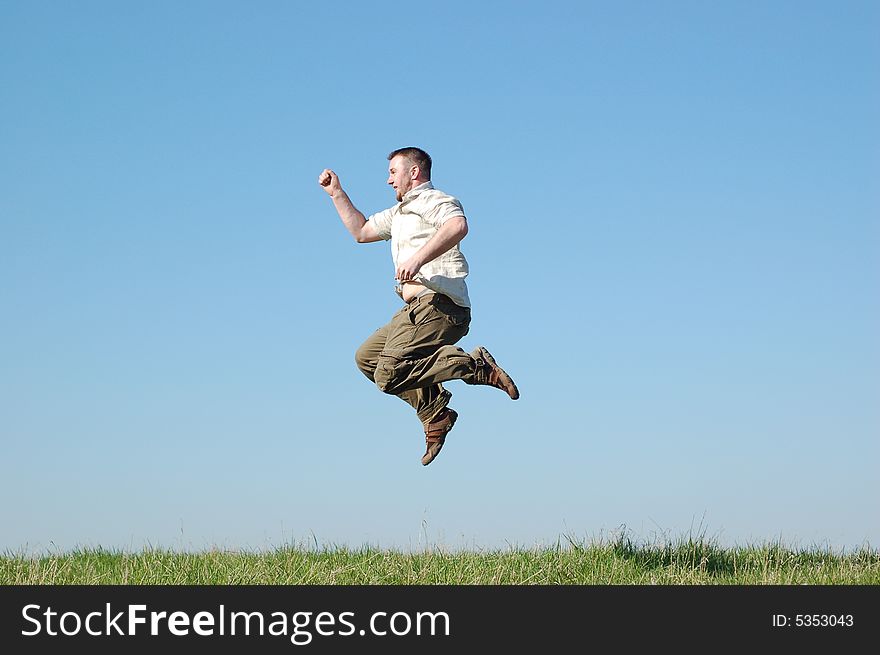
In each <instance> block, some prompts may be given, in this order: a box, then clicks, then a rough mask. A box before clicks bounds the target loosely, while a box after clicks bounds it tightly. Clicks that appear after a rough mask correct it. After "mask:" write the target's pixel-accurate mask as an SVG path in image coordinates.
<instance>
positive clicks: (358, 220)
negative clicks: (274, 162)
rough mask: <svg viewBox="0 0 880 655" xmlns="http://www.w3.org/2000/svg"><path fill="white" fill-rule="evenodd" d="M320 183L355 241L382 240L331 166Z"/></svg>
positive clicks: (320, 179) (324, 171)
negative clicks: (353, 202)
mask: <svg viewBox="0 0 880 655" xmlns="http://www.w3.org/2000/svg"><path fill="white" fill-rule="evenodd" d="M318 184H320V185H321V187H322V188H323V189H324V191H326V192H327V194H328V195H329V196H330V197H331V198H332V199H333V206H334V207H336V213H338V214H339V218H341V219H342V223H343V224H344V225H345V227H346V229H347V230H348V231H349V232H350V233H351V236H353V237H354V239H355V241H357V242H358V243H370V242H372V241H382V237H380V236H379V235H378V234H376V230H375V227H374V226H373V225H372V224H371V222H370V221H368V220H367V219H366V218H365V217H364V215H363V214H362V213H361V212H360V211H358V209H357V208H356V207H355V206H354V205H353V204H352V202H351V198H349V197H348V194H347V193H346V192H345V191H344V190H343V189H342V185H341V184H340V183H339V178H338V177H337V176H336V173H334V172H333V171H331V170H330V169H329V168H325V169H324V170H323V171H322V172H321V174H320V175H319V176H318ZM435 256H436V255H435Z"/></svg>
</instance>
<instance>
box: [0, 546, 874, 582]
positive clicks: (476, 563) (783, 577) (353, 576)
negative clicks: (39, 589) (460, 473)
mask: <svg viewBox="0 0 880 655" xmlns="http://www.w3.org/2000/svg"><path fill="white" fill-rule="evenodd" d="M566 539H567V541H566V543H562V542H558V543H557V544H556V545H555V546H550V547H536V548H531V549H523V548H510V549H508V550H491V551H482V552H474V551H460V552H446V551H443V550H442V549H429V548H428V549H425V550H424V551H421V552H410V553H406V552H402V551H396V550H386V549H380V548H373V547H369V546H364V547H361V548H357V549H350V548H347V547H334V548H323V549H318V548H305V547H302V546H285V547H281V548H278V549H277V550H274V551H270V552H236V551H224V550H210V551H205V552H197V553H188V552H175V551H171V550H165V549H149V548H148V549H144V550H143V551H141V552H123V551H114V550H106V549H102V548H90V549H78V550H74V551H72V552H70V553H64V554H54V555H39V556H28V555H23V554H9V553H7V554H5V555H3V556H0V584H2V585H70V584H79V585H244V584H256V585H650V584H660V585H711V584H717V585H789V584H798V585H801V584H807V585H854V584H859V585H865V584H868V585H875V584H880V551H878V550H877V549H872V548H869V547H867V546H865V547H863V548H861V549H859V550H857V551H854V552H850V553H834V552H832V551H831V550H830V549H828V548H818V547H817V548H812V549H800V550H797V549H791V548H788V547H786V546H784V545H782V544H779V543H767V544H761V545H752V546H745V547H733V548H722V547H720V546H718V545H717V544H715V543H714V542H712V541H708V540H706V539H704V538H698V539H693V538H687V539H680V540H678V541H676V542H665V543H661V544H638V543H636V542H634V541H632V540H631V539H629V538H626V537H620V538H618V539H616V540H615V541H612V542H609V543H602V542H600V543H585V542H577V541H574V540H572V539H569V538H566Z"/></svg>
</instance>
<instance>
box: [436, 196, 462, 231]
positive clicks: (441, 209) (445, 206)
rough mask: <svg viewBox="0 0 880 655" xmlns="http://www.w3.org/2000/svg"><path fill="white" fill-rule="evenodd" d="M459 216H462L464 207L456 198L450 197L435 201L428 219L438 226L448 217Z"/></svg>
mask: <svg viewBox="0 0 880 655" xmlns="http://www.w3.org/2000/svg"><path fill="white" fill-rule="evenodd" d="M456 216H461V217H463V218H464V208H463V207H462V206H461V202H459V200H458V199H457V198H450V199H448V200H443V201H442V202H439V203H437V206H436V207H435V208H434V210H433V211H432V212H431V215H430V216H429V217H427V218H428V220H429V221H430V222H431V223H433V224H434V225H435V226H437V227H440V226H441V225H443V224H444V223H445V222H446V221H448V220H449V219H450V218H455V217H456Z"/></svg>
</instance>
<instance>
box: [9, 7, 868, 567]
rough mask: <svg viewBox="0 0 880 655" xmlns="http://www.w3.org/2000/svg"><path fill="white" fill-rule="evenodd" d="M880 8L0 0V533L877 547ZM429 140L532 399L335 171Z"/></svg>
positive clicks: (35, 540)
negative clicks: (437, 360)
mask: <svg viewBox="0 0 880 655" xmlns="http://www.w3.org/2000/svg"><path fill="white" fill-rule="evenodd" d="M878 32H880V5H878V4H877V3H875V2H801V1H798V2H794V1H791V2H779V1H771V2H713V3H705V2H697V1H694V2H610V1H609V2H552V1H551V2H531V3H507V2H495V3H492V2H485V3H483V2H445V3H440V4H437V3H434V4H430V5H423V6H420V5H418V4H417V3H411V4H405V3H401V4H398V5H394V4H388V3H369V2H366V3H362V2H334V3H329V2H324V3H321V2H267V1H261V2H247V3H246V2H214V1H211V2H207V1H205V2H194V1H188V2H164V1H163V2H149V3H134V2H88V1H84V2H76V3H69V2H25V1H23V0H22V1H9V0H6V1H3V2H0V89H2V91H0V93H2V102H0V443H2V453H3V454H2V459H0V462H2V464H0V472H2V475H0V496H2V498H3V503H2V505H0V551H2V550H4V549H5V550H12V551H16V552H17V551H21V550H25V551H35V552H42V551H46V550H50V551H51V550H58V549H61V550H67V549H72V548H76V547H96V546H103V547H107V548H126V549H134V550H139V549H141V548H142V547H144V546H147V545H151V546H161V547H168V548H180V549H189V550H198V549H204V548H212V547H217V548H242V549H262V548H274V547H277V546H282V545H284V544H286V543H291V542H293V543H300V542H309V543H313V544H314V543H316V542H317V543H318V544H320V545H322V546H324V545H327V546H333V545H347V546H350V547H359V546H361V545H378V546H384V547H396V548H401V549H408V548H411V547H412V548H421V547H424V546H425V544H431V545H437V546H442V547H447V548H450V549H456V548H463V547H464V548H506V547H507V546H508V545H516V546H524V547H531V546H534V545H542V544H548V543H555V542H556V541H557V540H558V539H560V538H564V537H563V535H569V536H572V537H574V538H576V539H586V540H595V539H601V538H603V537H607V536H610V535H612V534H616V533H617V532H618V531H619V530H621V529H623V528H622V527H621V526H626V527H625V530H627V531H629V533H630V534H631V535H632V536H634V537H635V538H637V539H642V540H645V541H652V540H655V539H663V538H667V537H668V538H670V539H675V538H677V537H679V536H681V535H687V534H689V533H693V534H704V535H705V536H706V537H708V538H713V539H717V540H719V541H720V542H721V543H722V544H725V545H733V544H739V545H748V544H753V543H763V542H766V541H774V540H782V541H784V542H785V543H788V544H791V545H796V546H803V547H809V546H813V545H818V546H831V547H833V548H836V549H845V548H855V547H859V546H863V545H869V546H871V547H877V546H880V473H878V465H877V464H878V461H880V440H878V437H880V402H878V400H880V393H878V392H880V340H878V335H880V229H878V228H880V183H878V182H880V121H878V120H877V117H878V116H880V40H878V38H877V34H878ZM404 145H418V146H421V147H423V148H425V149H426V150H428V151H429V152H430V153H431V154H432V155H433V157H434V182H435V184H436V186H438V187H439V188H441V189H443V190H445V191H447V192H449V193H452V194H453V195H455V196H457V197H458V198H459V199H460V200H461V202H462V204H463V206H464V208H465V212H466V214H467V216H468V219H469V223H470V229H471V231H470V234H469V235H468V236H467V238H466V239H465V241H464V242H463V244H462V248H463V251H464V253H465V255H466V256H467V257H468V259H469V262H470V265H471V275H470V277H469V278H468V280H469V284H470V290H471V298H472V301H473V303H474V312H473V322H472V325H471V332H470V334H469V335H468V336H466V337H465V338H464V339H463V340H462V342H461V344H460V345H462V347H464V348H466V349H467V350H470V349H472V348H473V347H474V346H476V345H479V344H484V345H486V346H487V347H488V348H489V349H490V350H491V351H492V352H493V354H495V355H496V357H497V358H498V360H499V362H500V363H501V364H502V365H503V366H505V368H507V369H508V370H509V372H510V373H511V374H512V375H513V377H514V378H515V379H516V381H517V383H518V385H519V388H520V391H521V392H522V398H521V399H520V400H519V401H517V402H512V401H510V400H509V399H508V398H507V397H506V396H505V395H504V394H503V393H501V392H500V391H497V390H494V389H490V388H486V387H471V386H467V385H465V384H463V383H458V382H456V383H450V384H449V385H448V388H449V389H450V390H451V391H452V392H453V395H454V397H453V403H452V406H453V407H455V408H456V410H457V411H458V412H459V413H460V419H459V422H458V424H457V425H456V428H455V430H454V431H453V432H452V433H451V435H450V437H449V440H448V442H447V446H446V448H444V450H443V453H442V454H441V455H440V457H439V458H438V459H437V460H436V461H435V462H434V463H433V464H432V465H430V466H428V467H422V466H421V464H420V463H419V458H420V456H421V454H422V452H423V450H424V440H423V435H422V433H421V426H420V424H419V423H418V421H417V420H416V418H415V416H414V414H413V413H412V412H411V410H410V409H409V408H408V407H407V406H406V405H404V404H403V403H402V402H401V401H399V400H398V399H396V398H393V397H390V396H386V395H384V394H382V393H381V392H380V391H378V389H376V388H375V387H373V386H371V385H370V383H369V382H368V381H367V380H366V379H365V378H364V377H363V376H362V375H361V373H359V372H358V371H357V369H356V368H355V366H354V359H353V357H354V351H355V349H356V348H357V346H358V345H359V344H360V343H361V341H362V340H363V339H365V338H366V337H367V336H368V335H369V334H370V333H371V332H372V330H374V329H375V328H377V327H379V326H380V325H382V324H383V323H385V322H386V321H387V320H388V318H389V317H390V316H391V314H392V313H393V312H394V311H395V310H396V309H397V307H398V304H399V301H398V298H397V297H396V296H395V295H394V293H393V291H392V278H393V268H392V266H391V258H390V252H389V248H388V244H387V243H384V242H382V243H377V244H368V245H358V244H356V243H355V242H354V241H353V240H352V239H351V238H350V237H349V235H348V234H347V233H346V232H345V230H344V228H343V227H342V225H341V223H340V221H339V219H338V217H337V216H336V213H335V212H334V210H333V207H332V204H331V203H330V202H329V200H328V198H327V196H326V194H324V192H323V191H322V190H321V189H320V188H319V187H318V185H317V184H316V179H317V176H318V174H319V173H320V171H321V170H322V169H323V168H325V167H331V168H333V169H334V170H336V171H337V173H338V174H339V176H340V178H341V180H342V183H343V185H344V186H345V188H346V189H347V190H348V192H349V194H350V195H351V197H352V199H353V200H354V202H355V204H356V205H357V206H358V207H359V208H360V209H362V210H363V211H364V212H365V213H372V212H374V211H377V210H380V209H384V208H386V207H388V206H390V205H392V204H393V203H394V196H393V192H392V190H391V189H390V188H389V187H387V186H386V185H385V179H386V177H387V172H386V167H387V161H386V158H385V157H386V154H387V153H388V152H389V151H390V150H392V149H393V148H396V147H400V146H404Z"/></svg>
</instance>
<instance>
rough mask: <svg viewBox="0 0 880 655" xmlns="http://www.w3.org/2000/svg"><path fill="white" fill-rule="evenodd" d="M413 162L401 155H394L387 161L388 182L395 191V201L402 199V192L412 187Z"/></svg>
mask: <svg viewBox="0 0 880 655" xmlns="http://www.w3.org/2000/svg"><path fill="white" fill-rule="evenodd" d="M413 166H414V164H413V163H412V162H411V161H410V160H409V159H407V158H406V157H404V156H403V155H395V156H394V157H392V159H391V161H390V162H388V184H390V185H391V186H392V187H394V190H395V191H396V192H397V201H398V202H400V201H401V200H403V194H405V193H406V192H407V191H409V190H410V189H412V188H413V186H414V182H413Z"/></svg>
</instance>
